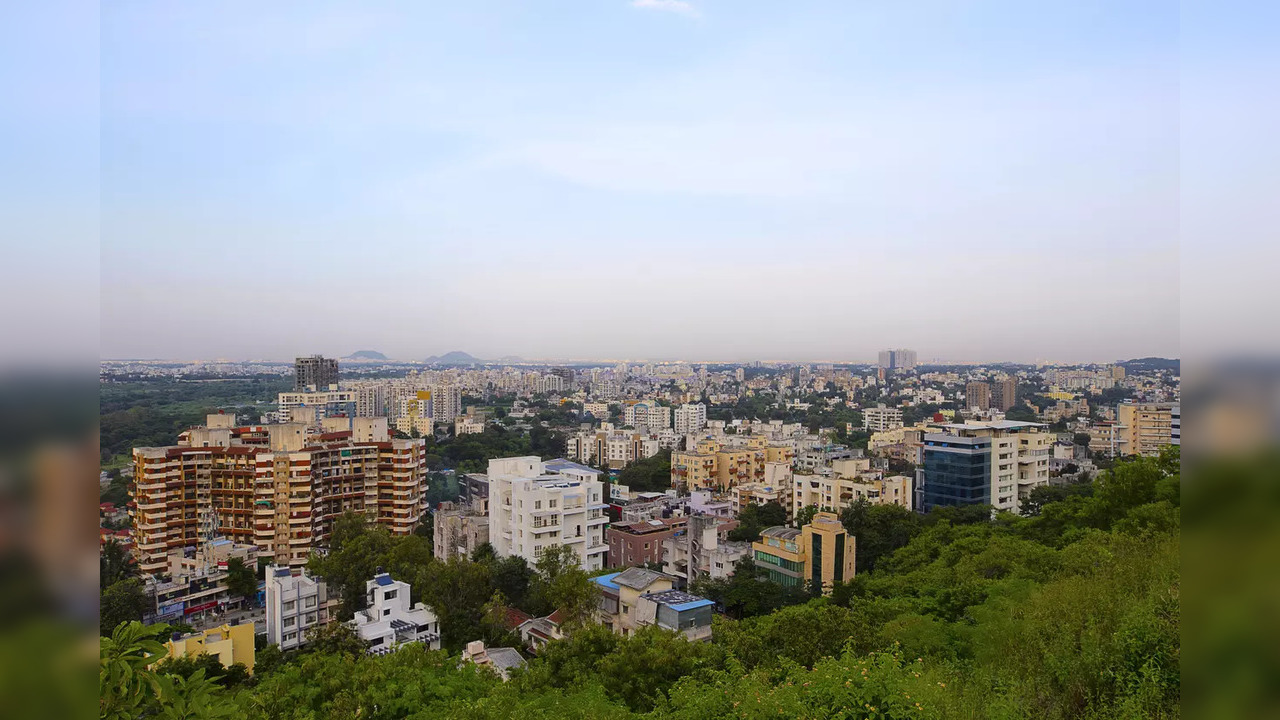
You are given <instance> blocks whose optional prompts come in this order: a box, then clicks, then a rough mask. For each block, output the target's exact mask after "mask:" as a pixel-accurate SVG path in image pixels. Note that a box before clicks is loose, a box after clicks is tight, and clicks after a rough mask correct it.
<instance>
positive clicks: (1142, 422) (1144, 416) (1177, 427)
mask: <svg viewBox="0 0 1280 720" xmlns="http://www.w3.org/2000/svg"><path fill="white" fill-rule="evenodd" d="M1115 427H1116V454H1117V455H1120V456H1127V455H1141V456H1144V457H1155V456H1157V455H1159V454H1160V450H1161V449H1162V448H1164V447H1166V446H1168V445H1179V444H1181V443H1182V408H1181V407H1180V406H1178V405H1176V404H1173V403H1127V402H1126V403H1121V404H1119V405H1117V406H1116V424H1115Z"/></svg>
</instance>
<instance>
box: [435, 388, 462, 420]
mask: <svg viewBox="0 0 1280 720" xmlns="http://www.w3.org/2000/svg"><path fill="white" fill-rule="evenodd" d="M431 405H432V411H433V412H432V414H433V415H434V416H435V421H436V422H438V423H451V422H453V421H454V419H455V418H457V417H458V416H459V415H461V414H462V388H460V387H458V386H456V385H440V386H436V387H434V388H432V389H431Z"/></svg>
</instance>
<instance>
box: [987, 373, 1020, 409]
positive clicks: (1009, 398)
mask: <svg viewBox="0 0 1280 720" xmlns="http://www.w3.org/2000/svg"><path fill="white" fill-rule="evenodd" d="M1017 404H1018V379H1017V378H1014V377H1008V378H1004V379H1003V380H997V381H995V382H994V383H992V384H991V407H992V408H993V409H996V410H999V411H1000V412H1008V410H1009V408H1011V407H1013V406H1014V405H1017Z"/></svg>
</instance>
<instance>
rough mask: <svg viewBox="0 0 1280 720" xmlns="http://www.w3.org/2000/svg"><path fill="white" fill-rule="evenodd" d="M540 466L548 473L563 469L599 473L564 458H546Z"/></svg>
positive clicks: (558, 471) (562, 470)
mask: <svg viewBox="0 0 1280 720" xmlns="http://www.w3.org/2000/svg"><path fill="white" fill-rule="evenodd" d="M542 468H543V472H550V473H560V472H564V471H565V470H575V471H577V472H587V473H591V474H592V475H599V474H600V471H599V470H597V469H595V468H593V467H587V466H586V465H580V464H578V463H576V462H572V461H570V460H565V459H564V458H557V459H555V460H548V461H546V462H544V463H543V464H542Z"/></svg>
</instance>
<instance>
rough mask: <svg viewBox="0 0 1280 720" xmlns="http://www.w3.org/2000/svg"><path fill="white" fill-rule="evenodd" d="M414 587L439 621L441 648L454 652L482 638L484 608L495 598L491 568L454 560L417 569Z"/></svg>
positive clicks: (463, 560) (438, 562)
mask: <svg viewBox="0 0 1280 720" xmlns="http://www.w3.org/2000/svg"><path fill="white" fill-rule="evenodd" d="M415 577H416V580H415V581H414V587H421V588H422V599H423V602H425V603H426V604H427V605H429V606H430V607H431V609H432V610H433V611H434V612H435V614H436V617H438V618H440V636H441V643H442V645H443V646H444V647H445V648H447V649H449V650H453V651H457V650H461V649H462V647H463V646H464V645H466V644H467V643H469V642H471V641H472V640H475V639H477V638H479V637H480V635H481V633H482V632H483V630H482V627H481V620H482V619H483V617H484V605H485V603H486V602H488V601H489V600H490V599H492V597H493V586H492V585H491V584H490V579H489V565H488V563H483V562H471V561H470V560H467V559H465V558H460V557H451V558H449V560H447V561H445V562H440V561H436V562H433V563H431V564H429V565H426V566H424V567H422V568H420V569H419V570H418V573H417V575H416V576H415Z"/></svg>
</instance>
